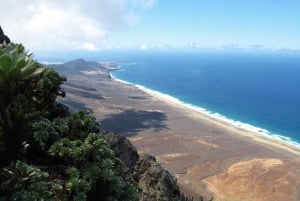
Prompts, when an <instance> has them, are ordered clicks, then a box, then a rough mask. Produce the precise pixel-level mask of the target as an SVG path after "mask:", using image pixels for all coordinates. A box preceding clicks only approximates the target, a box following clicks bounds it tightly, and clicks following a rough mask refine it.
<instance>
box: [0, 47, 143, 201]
mask: <svg viewBox="0 0 300 201" xmlns="http://www.w3.org/2000/svg"><path fill="white" fill-rule="evenodd" d="M65 80H66V78H65V77H62V76H60V75H59V74H58V73H57V72H56V71H54V70H53V69H48V68H45V67H43V66H42V65H41V64H39V63H37V62H36V61H34V60H33V59H32V58H31V55H29V54H28V53H27V52H25V49H24V47H23V46H22V45H20V44H13V43H10V44H6V43H5V44H1V45H0V176H1V177H0V200H20V201H21V200H22V201H35V200H36V201H37V200H44V201H48V200H49V201H50V200H53V201H54V200H66V201H68V200H78V201H84V200H88V201H90V200H91V201H93V200H125V201H126V200H128V201H129V200H130V201H131V200H135V199H136V193H137V189H136V187H135V182H134V180H133V179H132V176H131V174H130V173H129V171H128V169H127V168H126V167H125V165H124V164H123V163H122V162H121V160H120V159H118V158H116V157H115V154H114V152H113V151H112V150H111V149H110V147H109V144H108V143H107V142H106V140H105V139H103V138H102V137H101V135H100V134H99V132H100V131H101V129H100V126H99V124H98V123H97V122H96V119H95V117H94V116H92V115H91V114H89V113H87V112H83V111H80V112H76V113H73V114H69V112H68V108H67V107H66V106H63V105H62V104H59V103H56V98H57V97H58V96H62V97H63V96H65V93H64V91H63V90H62V88H61V84H62V83H63V82H64V81H65Z"/></svg>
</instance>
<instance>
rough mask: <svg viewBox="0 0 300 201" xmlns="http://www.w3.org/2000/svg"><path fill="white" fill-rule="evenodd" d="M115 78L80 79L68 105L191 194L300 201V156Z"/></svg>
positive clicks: (70, 86)
mask: <svg viewBox="0 0 300 201" xmlns="http://www.w3.org/2000/svg"><path fill="white" fill-rule="evenodd" d="M91 70H94V69H91ZM112 78H113V77H110V76H109V74H97V75H96V74H95V75H94V74H89V73H85V74H84V73H82V72H78V73H75V74H74V75H73V76H70V77H69V79H68V82H67V83H66V85H65V86H64V87H65V90H66V92H67V96H66V97H65V98H64V99H61V100H62V101H63V103H65V104H67V105H69V106H71V107H70V108H72V109H73V110H77V109H80V110H82V109H83V110H89V111H92V112H93V113H94V114H95V116H96V118H97V119H98V121H99V122H100V124H101V126H102V129H104V130H108V131H111V132H114V133H118V134H121V135H123V136H125V137H127V138H128V139H129V140H130V141H131V143H133V145H134V146H135V147H136V148H137V151H138V153H139V154H143V153H146V154H150V155H154V156H155V157H156V159H157V161H158V162H159V163H160V164H161V165H162V166H163V167H164V168H165V169H167V170H168V171H169V172H171V173H172V174H173V175H175V176H176V178H177V181H178V184H179V186H180V188H181V190H182V192H183V193H184V194H186V195H189V196H190V197H192V196H193V197H194V198H199V197H200V196H201V197H202V198H203V200H204V201H209V200H211V199H212V198H213V200H214V201H218V200H221V201H240V200H244V201H252V200H260V201H273V200H290V201H297V200H300V158H299V153H300V152H299V151H298V150H297V149H293V148H292V147H291V146H288V145H286V144H283V143H279V142H276V140H270V139H269V138H266V139H264V138H263V137H262V136H260V135H259V134H255V133H253V132H250V131H245V130H242V129H240V128H237V127H234V126H233V125H230V124H228V123H227V124H226V123H224V122H221V121H217V120H216V119H213V118H211V117H210V116H209V115H205V114H202V113H200V112H197V110H196V111H195V110H193V108H188V107H186V106H185V104H181V103H180V101H176V99H175V101H173V102H172V101H170V99H169V98H166V97H164V96H157V95H155V94H151V93H149V92H148V91H144V90H142V89H141V88H139V87H138V86H136V85H133V84H130V83H126V82H120V81H118V80H116V79H112ZM150 92H151V90H150Z"/></svg>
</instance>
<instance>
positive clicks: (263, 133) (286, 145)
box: [110, 74, 300, 156]
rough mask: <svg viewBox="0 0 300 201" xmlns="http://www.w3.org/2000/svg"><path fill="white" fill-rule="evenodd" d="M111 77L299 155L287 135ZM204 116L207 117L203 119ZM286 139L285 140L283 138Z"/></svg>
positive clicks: (197, 115)
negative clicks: (229, 117)
mask: <svg viewBox="0 0 300 201" xmlns="http://www.w3.org/2000/svg"><path fill="white" fill-rule="evenodd" d="M110 76H111V78H112V79H113V80H114V81H117V82H121V83H123V84H128V85H132V86H134V87H137V88H138V89H139V90H142V91H144V92H145V93H147V94H149V95H150V96H154V97H155V98H157V99H159V100H160V101H163V102H165V103H167V104H170V105H172V106H174V107H178V108H181V109H183V110H187V111H188V112H190V113H191V116H192V117H194V118H199V119H201V120H202V121H203V120H204V121H207V120H208V119H210V120H212V121H216V122H218V123H221V124H223V125H224V128H225V129H230V130H231V129H237V130H239V131H240V132H239V134H240V135H243V136H247V137H251V138H252V139H253V140H255V141H257V142H261V143H264V144H267V145H270V146H274V147H277V148H280V149H284V150H286V151H289V152H291V153H294V154H296V155H299V156H300V143H298V142H295V141H292V140H291V139H290V138H289V137H286V136H282V135H279V134H271V133H270V132H269V131H267V130H266V129H263V128H258V127H255V126H252V125H250V124H247V123H243V122H240V121H236V120H232V119H228V118H226V117H225V116H223V115H221V114H218V113H212V112H210V111H208V110H206V109H205V108H201V107H198V106H194V105H191V104H187V103H184V102H182V101H180V100H179V99H177V98H175V97H173V96H170V95H168V94H164V93H161V92H159V91H155V90H152V89H149V88H147V87H144V86H142V85H138V84H133V83H130V82H127V81H124V80H121V79H118V78H116V77H115V76H114V75H112V74H110ZM205 118H207V119H206V120H205ZM284 139H287V140H284Z"/></svg>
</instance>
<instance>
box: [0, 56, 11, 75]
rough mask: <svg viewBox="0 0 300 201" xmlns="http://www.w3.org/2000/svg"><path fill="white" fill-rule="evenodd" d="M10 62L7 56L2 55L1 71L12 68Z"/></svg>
mask: <svg viewBox="0 0 300 201" xmlns="http://www.w3.org/2000/svg"><path fill="white" fill-rule="evenodd" d="M12 63H13V62H12V60H11V58H10V57H9V56H8V55H3V56H1V57H0V66H2V68H3V70H5V71H8V70H9V69H10V68H11V66H12Z"/></svg>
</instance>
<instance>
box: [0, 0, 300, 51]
mask: <svg viewBox="0 0 300 201" xmlns="http://www.w3.org/2000/svg"><path fill="white" fill-rule="evenodd" d="M0 26H1V27H2V29H3V30H4V32H5V33H6V34H7V35H8V36H9V37H10V38H11V40H12V41H14V42H22V43H23V44H24V45H25V46H26V47H27V48H28V49H30V50H31V51H34V52H39V51H72V50H80V51H97V50H106V49H144V50H146V49H160V48H204V49H207V48H208V49H226V48H237V49H239V48H241V49H249V48H250V49H251V48H254V49H271V50H276V49H300V1H299V0H185V1H182V0H178V1H174V0H63V1H62V0H30V1H28V0H1V7H0Z"/></svg>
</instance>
